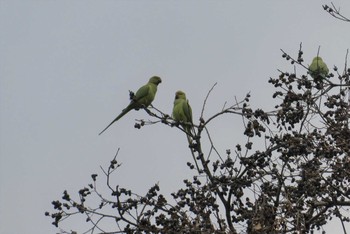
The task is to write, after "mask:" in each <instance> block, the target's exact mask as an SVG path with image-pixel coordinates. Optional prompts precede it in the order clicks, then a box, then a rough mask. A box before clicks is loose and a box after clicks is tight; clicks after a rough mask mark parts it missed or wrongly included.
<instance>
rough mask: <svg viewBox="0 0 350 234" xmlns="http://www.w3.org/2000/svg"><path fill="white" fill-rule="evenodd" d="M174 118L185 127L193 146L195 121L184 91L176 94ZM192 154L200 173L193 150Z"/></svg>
mask: <svg viewBox="0 0 350 234" xmlns="http://www.w3.org/2000/svg"><path fill="white" fill-rule="evenodd" d="M172 115H173V118H174V120H176V121H178V122H179V123H180V125H181V126H182V127H183V129H184V131H185V133H186V135H187V140H188V143H189V145H192V139H191V136H192V132H191V131H192V129H193V120H192V108H191V106H190V104H189V102H188V100H187V99H186V94H185V93H184V92H182V91H177V92H176V93H175V100H174V108H173V114H172ZM191 153H192V156H193V159H194V162H195V164H196V167H197V170H198V172H199V167H198V164H197V160H196V158H195V156H194V152H193V149H192V148H191Z"/></svg>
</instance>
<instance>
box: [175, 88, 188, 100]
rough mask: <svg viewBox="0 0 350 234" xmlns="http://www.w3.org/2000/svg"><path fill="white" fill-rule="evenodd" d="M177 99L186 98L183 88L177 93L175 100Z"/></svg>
mask: <svg viewBox="0 0 350 234" xmlns="http://www.w3.org/2000/svg"><path fill="white" fill-rule="evenodd" d="M176 99H185V100H186V94H185V93H184V92H182V91H181V90H179V91H177V92H176V93H175V100H176Z"/></svg>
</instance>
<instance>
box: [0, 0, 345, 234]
mask: <svg viewBox="0 0 350 234" xmlns="http://www.w3.org/2000/svg"><path fill="white" fill-rule="evenodd" d="M333 2H334V3H335V4H336V5H337V6H340V7H341V9H342V12H343V13H344V14H345V15H347V16H350V1H348V0H342V1H337V0H334V1H333ZM324 3H330V2H324V1H318V0H308V1H302V0H295V1H288V2H287V1H277V0H270V1H65V0H63V1H30V0H27V1H16V0H0V108H1V109H0V128H1V131H0V233H4V234H5V233H6V234H17V233H39V234H41V233H42V234H44V233H55V232H56V231H57V230H56V229H54V227H53V226H52V225H51V224H50V223H51V219H49V218H47V217H45V216H44V212H45V211H46V210H48V211H51V210H52V206H51V204H50V203H51V201H52V200H54V199H57V198H59V197H61V194H62V192H63V190H64V189H67V190H69V191H71V192H72V193H75V192H76V191H77V190H78V189H79V188H81V187H83V186H85V185H86V184H87V183H90V174H92V173H95V172H97V173H99V174H101V171H100V169H99V166H100V165H102V166H107V165H108V162H109V161H110V160H111V159H112V157H113V156H114V154H115V152H116V150H117V149H118V147H120V148H121V151H120V154H119V161H121V162H122V163H123V166H122V168H121V169H120V171H119V172H118V173H117V174H116V176H115V178H114V180H113V181H114V182H115V183H120V184H122V185H125V186H126V185H127V186H128V187H130V188H132V189H135V191H136V192H138V193H140V194H143V193H145V192H146V188H148V187H150V186H151V185H153V184H154V183H156V182H159V183H160V186H161V189H162V191H163V192H164V193H165V194H169V193H170V192H172V191H174V190H175V189H176V188H177V187H179V186H180V185H181V186H182V180H183V178H185V177H186V176H189V175H191V173H192V172H190V171H189V170H188V168H187V166H186V165H185V164H186V161H189V160H190V158H189V157H190V154H189V152H188V149H187V147H186V146H187V144H186V140H185V139H186V138H185V137H184V135H183V134H182V133H181V132H179V131H176V129H172V128H168V127H166V126H163V125H161V124H158V125H155V126H149V127H144V128H142V129H141V130H137V129H135V128H134V127H133V125H134V120H135V119H137V118H138V119H140V118H143V117H146V114H145V113H144V112H143V111H139V112H135V111H134V112H131V113H129V115H127V116H126V117H124V118H123V119H121V120H120V121H119V122H118V123H116V124H114V125H113V126H112V127H111V128H110V129H108V130H107V131H106V132H105V133H104V134H103V135H101V136H98V133H99V132H100V131H101V130H102V129H103V128H104V127H105V126H106V125H107V124H108V123H109V122H110V121H111V120H112V119H113V118H114V117H115V116H116V115H117V114H119V112H120V111H121V110H122V109H123V108H124V107H125V106H126V105H127V104H128V102H129V100H128V90H134V91H136V90H137V88H139V87H140V86H141V85H143V84H144V83H146V82H147V80H148V79H149V77H150V76H152V75H159V76H161V77H162V79H163V83H161V84H160V86H159V89H158V93H157V97H156V100H155V101H154V103H153V104H154V105H155V106H156V107H157V108H159V109H161V110H163V111H164V112H168V113H169V114H170V113H171V109H172V105H173V98H174V93H175V91H176V90H179V89H181V90H183V91H185V92H186V93H187V96H188V98H189V100H190V103H191V105H192V108H193V112H194V118H195V120H196V121H197V119H198V116H199V114H200V111H201V106H202V103H203V100H204V97H205V95H206V93H207V91H208V90H209V89H210V88H211V86H212V85H213V84H214V83H215V82H218V85H217V86H216V88H215V89H214V91H213V93H212V96H211V97H210V99H209V101H208V104H207V109H206V115H205V116H207V117H208V116H210V115H211V114H213V113H215V112H217V111H219V110H220V109H221V108H222V106H223V104H224V103H225V101H227V102H228V103H233V102H234V97H235V96H236V97H237V98H238V99H242V98H243V97H244V96H245V94H246V93H247V92H249V91H251V94H252V104H254V105H255V106H265V107H269V106H270V103H271V100H272V99H271V93H269V92H271V90H272V88H271V87H270V86H269V84H268V83H267V80H268V78H269V77H270V76H277V75H278V72H277V69H282V70H286V69H288V70H292V67H291V66H290V65H289V63H288V62H287V61H285V60H283V59H282V58H281V52H280V49H284V50H285V51H287V52H289V53H291V55H294V56H296V55H297V51H298V49H299V43H300V42H302V43H303V49H304V55H305V56H304V57H305V60H306V61H310V60H311V59H312V57H314V56H315V55H316V53H317V49H318V46H319V45H320V46H321V55H322V57H323V58H324V60H325V62H326V63H328V65H329V67H333V65H338V66H339V68H343V65H344V57H345V53H346V49H348V48H349V45H350V43H349V42H350V30H349V28H350V24H349V23H344V22H341V21H337V20H335V19H333V18H331V17H330V16H329V15H327V13H326V12H324V11H323V9H322V5H321V4H324ZM300 72H305V71H302V70H300ZM146 118H147V117H146ZM237 126H241V120H240V118H238V117H232V116H231V117H223V119H222V121H220V122H215V123H214V124H213V125H212V127H211V129H212V131H213V129H214V128H215V131H213V134H214V140H215V142H216V144H217V146H218V148H219V149H220V150H221V151H222V152H224V150H226V149H228V148H233V147H234V146H235V145H236V144H237V143H238V142H244V140H245V139H244V138H242V134H241V132H240V131H237V129H240V127H237ZM214 132H215V133H214ZM100 177H101V178H100V179H102V175H101V176H100ZM100 183H103V182H102V181H101V182H100ZM83 224H84V222H82V223H76V224H75V225H77V226H78V227H80V226H81V225H83ZM334 226H335V228H334V227H333V228H332V230H333V233H336V232H334V230H336V228H337V227H338V226H339V223H335V224H334ZM75 227H76V226H72V228H75ZM349 230H350V227H349Z"/></svg>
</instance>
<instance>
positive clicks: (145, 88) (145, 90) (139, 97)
mask: <svg viewBox="0 0 350 234" xmlns="http://www.w3.org/2000/svg"><path fill="white" fill-rule="evenodd" d="M149 92H150V84H145V85H144V86H142V87H141V88H139V90H137V92H136V94H135V97H134V101H135V102H139V101H140V100H142V99H143V98H144V97H147V95H148V94H149ZM141 104H143V103H141Z"/></svg>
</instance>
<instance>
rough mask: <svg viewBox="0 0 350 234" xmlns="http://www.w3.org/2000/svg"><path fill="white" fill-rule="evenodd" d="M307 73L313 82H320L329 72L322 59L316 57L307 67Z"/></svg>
mask: <svg viewBox="0 0 350 234" xmlns="http://www.w3.org/2000/svg"><path fill="white" fill-rule="evenodd" d="M309 73H310V75H311V77H312V78H314V80H322V79H325V78H326V76H327V75H328V73H329V70H328V67H327V65H326V64H325V63H324V62H323V60H322V58H321V57H319V56H317V57H315V58H314V59H313V60H312V63H311V65H310V66H309Z"/></svg>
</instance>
